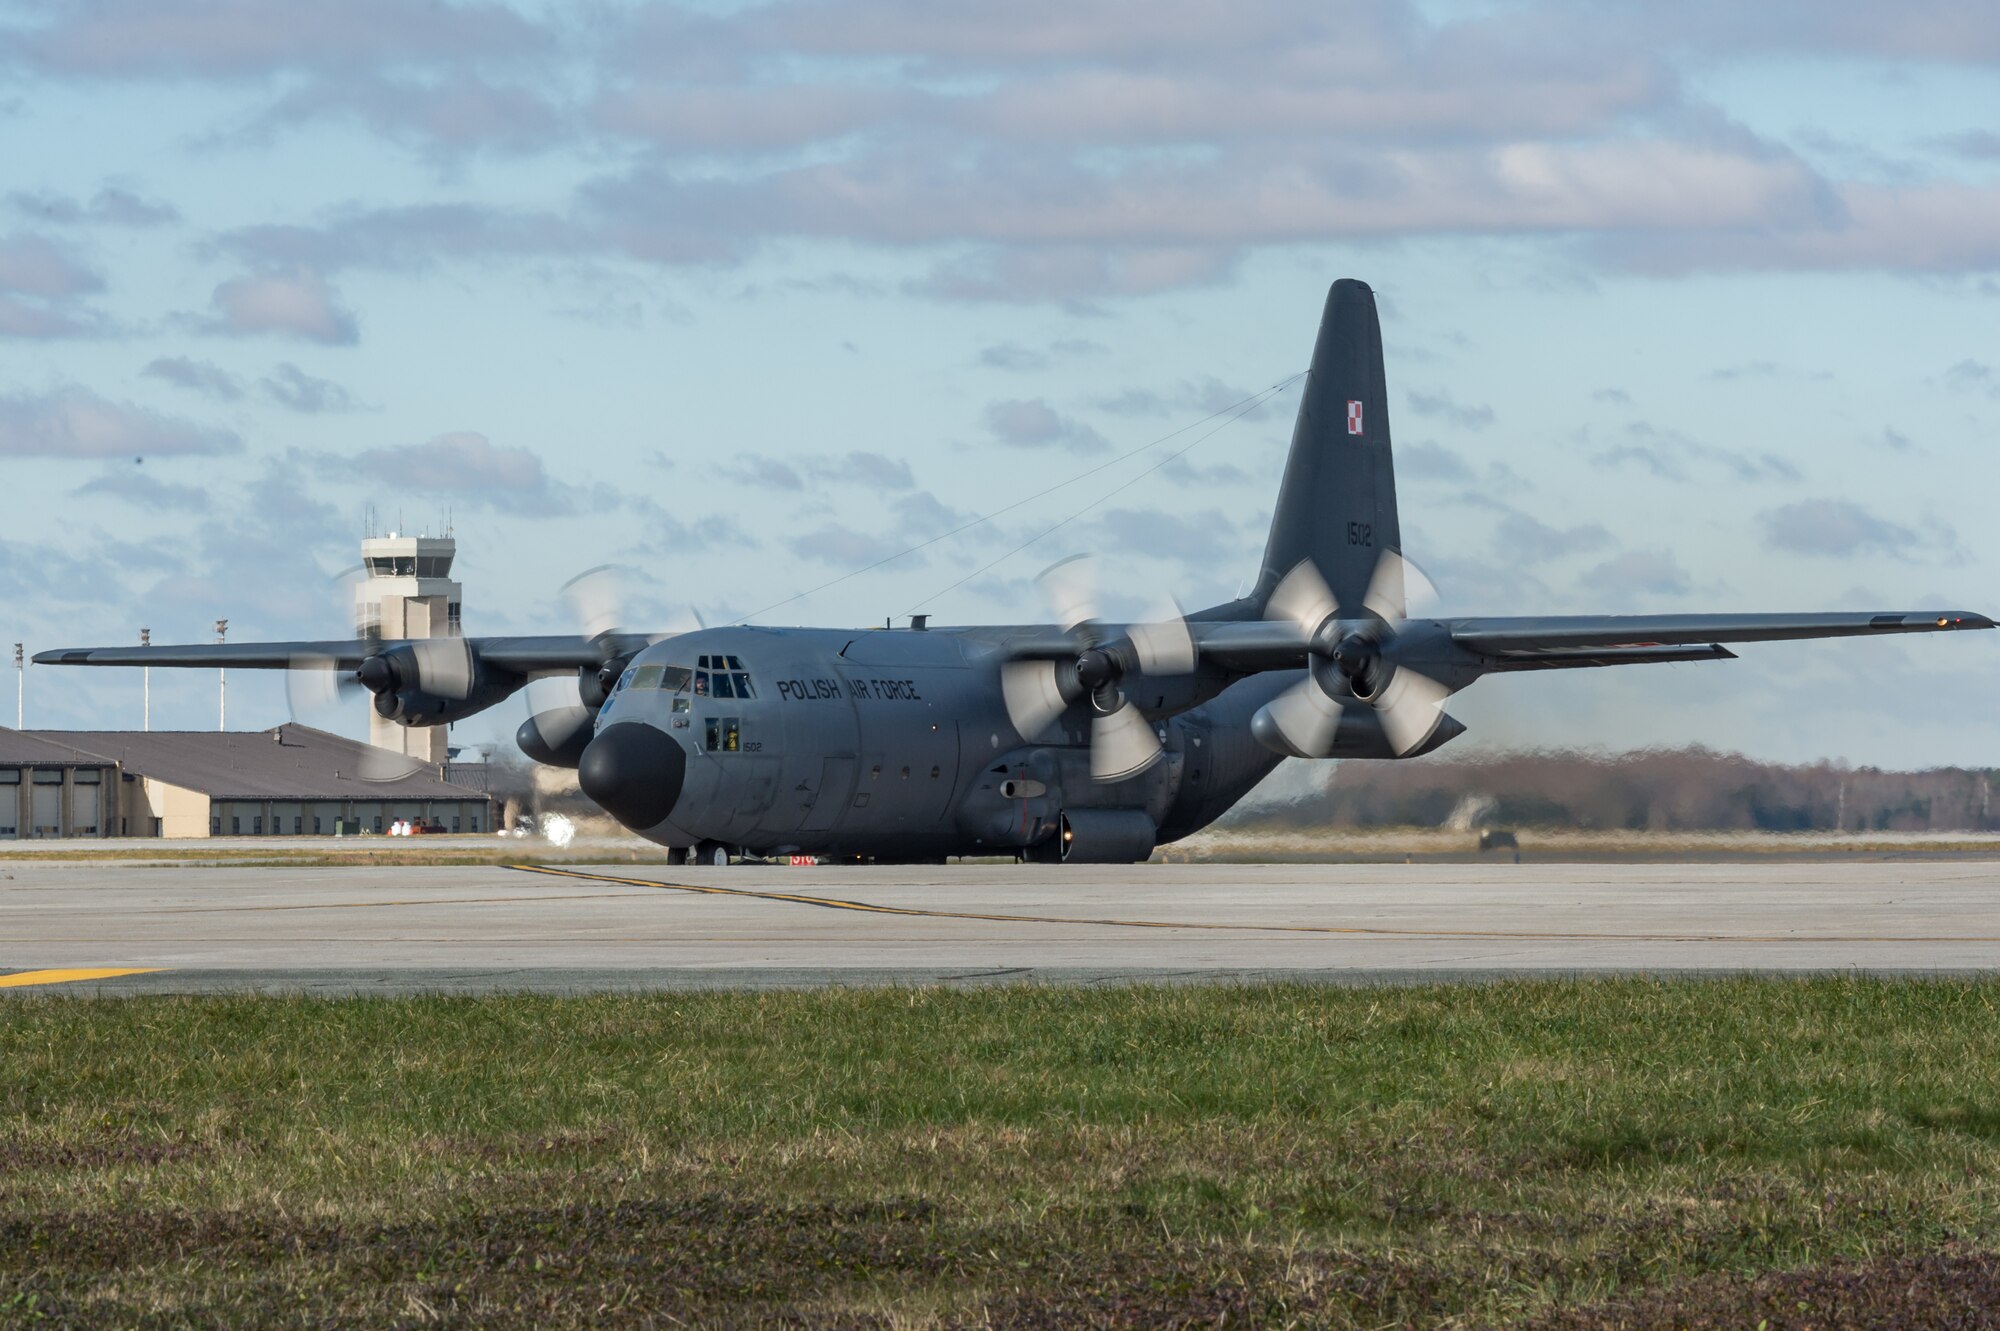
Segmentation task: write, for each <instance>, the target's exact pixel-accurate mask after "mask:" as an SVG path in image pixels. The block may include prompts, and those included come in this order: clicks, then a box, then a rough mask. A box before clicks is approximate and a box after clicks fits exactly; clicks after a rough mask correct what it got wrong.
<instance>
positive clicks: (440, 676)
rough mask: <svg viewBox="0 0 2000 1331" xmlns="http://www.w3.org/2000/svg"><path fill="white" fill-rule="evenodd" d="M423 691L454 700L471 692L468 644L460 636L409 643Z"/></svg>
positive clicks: (469, 644) (470, 648) (470, 654)
mask: <svg viewBox="0 0 2000 1331" xmlns="http://www.w3.org/2000/svg"><path fill="white" fill-rule="evenodd" d="M410 648H411V650H412V651H414V652H415V653H416V657H417V672H418V674H417V678H418V680H419V681H420V682H421V683H422V686H423V690H424V692H426V693H434V694H436V695H437V696H438V697H440V698H450V699H453V700H454V701H456V700H460V699H463V698H465V697H467V696H468V695H470V694H471V692H472V675H473V669H472V644H471V643H469V642H467V641H466V640H465V639H464V638H419V639H417V640H416V641H414V642H412V643H411V644H410Z"/></svg>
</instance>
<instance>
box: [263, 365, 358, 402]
mask: <svg viewBox="0 0 2000 1331" xmlns="http://www.w3.org/2000/svg"><path fill="white" fill-rule="evenodd" d="M257 386H258V387H259V388H261V389H262V390H263V391H264V396H265V397H268V398H270V399H271V401H273V402H275V403H277V404H278V405H279V406H281V407H284V408H285V409H286V410H288V411H297V412H303V413H305V414H308V415H316V414H318V413H321V412H335V411H353V410H354V408H355V406H356V403H355V401H354V395H353V394H352V393H349V392H348V391H347V390H346V389H345V388H342V387H341V386H340V385H339V384H337V383H334V382H333V381H332V380H331V379H316V378H314V377H313V376H312V375H309V374H307V373H306V372H305V371H304V370H301V369H300V368H299V367H298V366H296V365H293V364H292V363H291V362H289V361H285V362H282V363H280V364H279V365H278V366H277V368H275V369H273V370H272V371H271V372H270V373H269V374H267V375H265V376H264V377H263V378H262V379H260V380H258V381H257Z"/></svg>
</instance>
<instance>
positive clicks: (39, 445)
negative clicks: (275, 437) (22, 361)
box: [0, 386, 243, 458]
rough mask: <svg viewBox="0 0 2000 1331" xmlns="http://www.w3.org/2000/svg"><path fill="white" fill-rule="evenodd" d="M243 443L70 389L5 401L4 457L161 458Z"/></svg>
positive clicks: (0, 430) (0, 452)
mask: <svg viewBox="0 0 2000 1331" xmlns="http://www.w3.org/2000/svg"><path fill="white" fill-rule="evenodd" d="M242 446H243V445H242V440H240V439H238V438H237V437H236V435H235V434H233V433H231V432H230V431H228V430H217V429H210V428H208V427H205V426H200V425H195V424H193V423H191V422H189V421H183V420H180V419H178V418H176V417H172V416H164V415H161V414H159V413H158V412H153V411H148V410H147V409H145V408H144V407H137V406H133V405H132V404H130V403H121V402H110V401H107V400H105V399H104V398H101V397H99V396H98V395H97V394H95V393H93V392H91V391H90V390H89V389H87V388H81V387H76V386H70V387H67V388H59V389H56V390H55V391H53V392H48V393H39V394H12V395H0V456H4V457H56V458H114V457H130V458H139V457H161V456H167V455H171V454H196V455H213V454H220V453H233V452H235V451H237V450H238V449H240V448H241V447H242Z"/></svg>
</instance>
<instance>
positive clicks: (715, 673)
mask: <svg viewBox="0 0 2000 1331" xmlns="http://www.w3.org/2000/svg"><path fill="white" fill-rule="evenodd" d="M694 694H695V696H696V697H697V698H755V697H756V696H757V690H756V689H755V688H754V687H752V685H751V682H750V672H749V671H747V670H745V669H744V668H743V661H742V659H741V658H739V657H735V656H723V655H712V656H704V657H701V658H699V659H698V660H697V661H696V663H695V671H694Z"/></svg>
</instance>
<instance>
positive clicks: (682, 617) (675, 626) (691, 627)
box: [652, 605, 708, 642]
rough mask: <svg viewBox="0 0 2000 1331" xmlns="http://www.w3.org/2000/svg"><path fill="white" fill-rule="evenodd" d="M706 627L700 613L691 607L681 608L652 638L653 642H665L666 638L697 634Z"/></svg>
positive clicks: (706, 622)
mask: <svg viewBox="0 0 2000 1331" xmlns="http://www.w3.org/2000/svg"><path fill="white" fill-rule="evenodd" d="M707 627H708V621H707V620H705V619H703V618H702V617H701V611H699V610H697V609H695V608H694V607H693V606H692V605H685V606H682V607H681V608H680V609H679V610H676V611H675V612H674V613H673V615H672V617H671V618H669V619H668V620H667V623H666V627H665V628H663V629H661V630H660V632H659V633H657V634H655V635H654V636H653V638H652V641H654V642H665V641H666V640H667V639H668V638H678V637H680V636H681V635H682V634H684V633H699V632H701V630H703V629H705V628H707Z"/></svg>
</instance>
